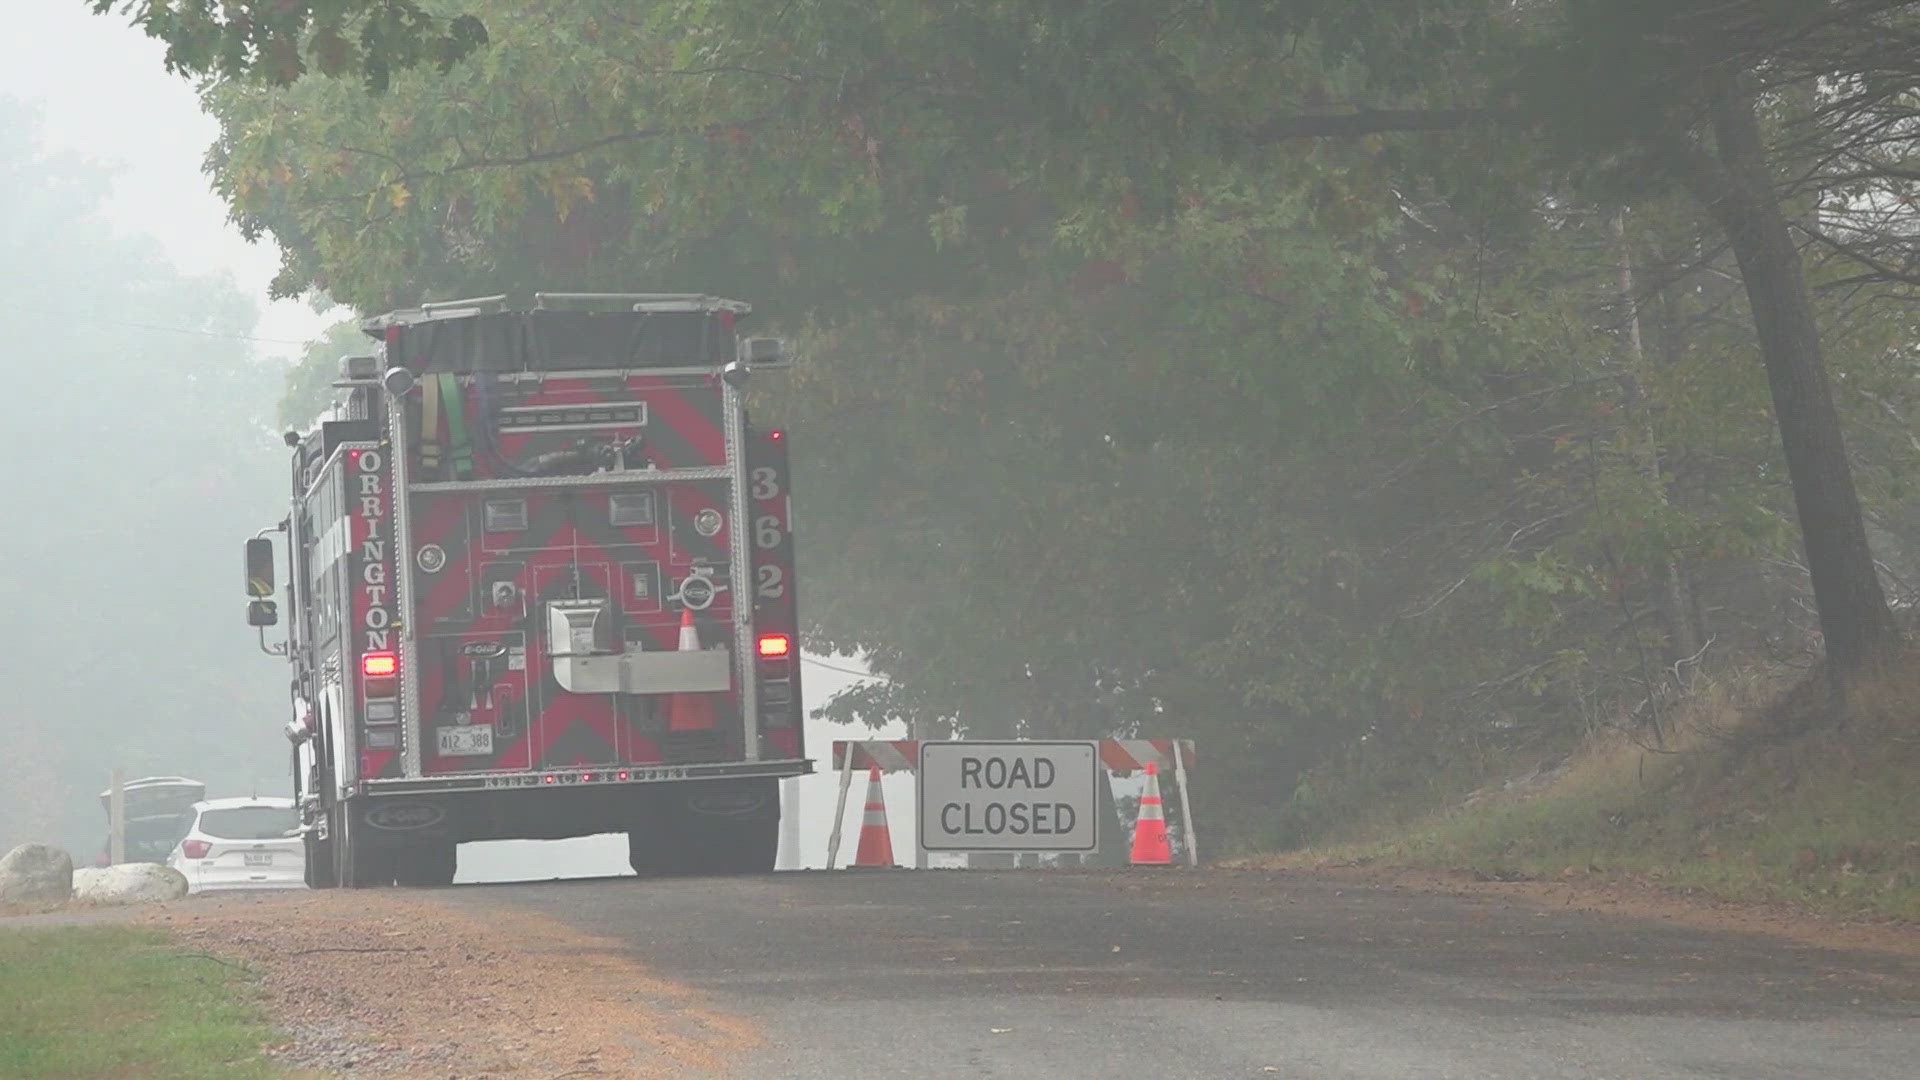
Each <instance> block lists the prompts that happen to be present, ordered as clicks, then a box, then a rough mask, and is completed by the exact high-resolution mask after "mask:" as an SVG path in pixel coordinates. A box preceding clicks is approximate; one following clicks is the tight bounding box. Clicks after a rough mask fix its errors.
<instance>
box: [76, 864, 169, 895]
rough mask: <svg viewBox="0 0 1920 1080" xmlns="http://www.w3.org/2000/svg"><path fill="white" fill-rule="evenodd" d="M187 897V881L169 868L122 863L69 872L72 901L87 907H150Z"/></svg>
mask: <svg viewBox="0 0 1920 1080" xmlns="http://www.w3.org/2000/svg"><path fill="white" fill-rule="evenodd" d="M185 895H187V879H186V878H185V877H182V876H181V874H180V871H178V870H175V869H174V868H173V867H171V866H160V865H157V864H155V863H122V864H121V865H119V866H103V867H100V868H98V869H94V868H92V867H83V868H81V869H79V870H75V871H74V872H73V898H74V899H75V900H79V901H81V902H83V903H88V904H152V903H158V902H159V901H162V900H178V899H180V898H181V897H183V896H185Z"/></svg>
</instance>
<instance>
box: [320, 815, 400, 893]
mask: <svg viewBox="0 0 1920 1080" xmlns="http://www.w3.org/2000/svg"><path fill="white" fill-rule="evenodd" d="M353 809H354V808H353V806H352V804H342V805H341V806H339V807H336V808H335V810H334V816H333V827H334V833H333V852H334V858H333V865H334V868H335V869H334V873H335V875H336V877H337V879H338V881H339V882H340V885H341V886H342V887H343V888H348V889H370V888H383V887H385V886H388V885H391V884H393V869H394V859H393V855H392V853H391V852H390V851H383V850H381V849H379V848H375V847H372V846H370V845H368V844H367V843H366V842H365V841H364V840H361V839H360V838H359V836H358V833H359V831H360V830H359V829H357V828H355V827H354V825H353Z"/></svg>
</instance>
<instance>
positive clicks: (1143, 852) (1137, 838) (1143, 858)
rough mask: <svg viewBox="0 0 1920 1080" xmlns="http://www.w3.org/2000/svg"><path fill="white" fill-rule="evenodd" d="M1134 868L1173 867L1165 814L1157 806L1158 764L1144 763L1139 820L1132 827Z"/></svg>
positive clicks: (1158, 800) (1158, 790) (1158, 803)
mask: <svg viewBox="0 0 1920 1080" xmlns="http://www.w3.org/2000/svg"><path fill="white" fill-rule="evenodd" d="M1133 865H1135V866H1171V865H1173V844H1172V843H1171V842H1169V841H1168V839H1167V815H1166V812H1165V811H1164V810H1163V809H1162V808H1161V806H1160V764H1159V763H1158V762H1154V761H1149V762H1147V790H1146V791H1144V792H1141V794H1140V817H1139V819H1138V820H1137V821H1135V822H1134V825H1133Z"/></svg>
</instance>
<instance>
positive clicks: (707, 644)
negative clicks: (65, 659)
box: [248, 294, 810, 886]
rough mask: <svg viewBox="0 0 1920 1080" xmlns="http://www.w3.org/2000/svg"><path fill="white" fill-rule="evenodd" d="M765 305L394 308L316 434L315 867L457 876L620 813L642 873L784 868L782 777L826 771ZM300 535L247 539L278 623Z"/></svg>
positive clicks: (297, 472)
mask: <svg viewBox="0 0 1920 1080" xmlns="http://www.w3.org/2000/svg"><path fill="white" fill-rule="evenodd" d="M747 311H748V308H747V305H745V304H743V303H739V302H737V301H731V300H724V299H720V298H716V297H708V296H695V295H679V294H673V295H660V294H617V295H613V294H539V295H536V296H535V297H534V299H533V300H532V302H531V303H528V304H520V305H514V304H510V303H509V302H508V301H507V299H506V298H504V297H490V298H484V299H479V300H471V301H458V302H451V303H443V304H429V305H424V306H422V307H420V308H417V309H410V310H404V311H396V312H393V313H391V314H388V315H385V316H382V317H380V318H378V319H374V320H371V321H370V322H368V323H367V324H366V328H367V331H368V333H369V335H370V336H372V337H373V338H374V339H375V340H376V341H377V342H378V348H377V351H376V353H375V355H372V356H366V357H349V358H347V359H346V360H344V361H343V372H342V378H341V381H340V383H339V384H337V385H339V386H340V387H341V388H342V389H343V390H344V391H345V405H344V407H343V408H342V409H341V410H340V412H341V414H342V415H340V416H339V418H336V419H332V420H328V421H326V422H324V423H322V424H321V425H319V427H318V428H317V429H316V430H315V431H313V432H311V433H309V434H307V435H305V436H304V437H295V436H291V435H290V436H289V442H290V444H292V446H293V467H292V488H293V505H292V512H291V514H290V515H289V517H288V519H287V520H286V521H285V522H283V523H282V525H281V527H280V528H281V530H283V531H284V538H285V545H286V547H287V549H288V551H289V554H290V558H289V560H288V562H289V573H288V577H289V579H290V581H289V582H288V583H287V585H286V594H287V603H288V608H289V612H288V618H287V620H286V622H287V631H286V636H287V641H286V643H285V645H284V646H282V645H277V644H276V645H274V646H271V647H270V651H282V650H284V652H285V653H286V655H287V656H288V657H289V659H290V660H291V661H292V665H293V683H292V697H293V708H294V714H295V715H294V719H293V721H292V722H291V723H290V724H289V725H288V727H287V733H288V736H289V738H291V739H292V741H293V743H294V754H293V758H294V785H295V789H296V795H297V797H298V799H299V803H300V806H301V808H302V815H303V827H304V830H305V837H306V844H307V866H308V878H309V884H311V885H315V886H330V885H344V886H367V885H381V884H391V883H398V884H402V885H431V884H442V883H445V882H448V881H451V880H452V878H453V875H454V870H455V850H456V845H457V844H459V843H461V842H465V841H473V840H496V839H556V838H563V837H571V836H585V835H591V834H596V833H606V832H624V833H626V834H627V836H628V848H629V858H630V861H631V863H632V865H633V868H634V869H635V870H636V871H638V872H640V873H642V874H664V873H728V872H749V871H761V870H769V869H771V868H772V866H773V861H774V855H775V847H776V844H777V838H778V835H779V814H780V805H779V797H778V787H777V785H778V782H779V780H780V779H781V778H783V777H788V776H795V775H798V774H800V773H803V772H806V771H808V770H809V768H810V764H809V762H808V761H807V760H806V759H805V750H804V746H803V744H802V739H801V733H802V726H801V705H800V680H799V674H800V672H799V663H798V661H799V645H798V640H797V637H796V631H797V629H798V624H797V622H796V617H795V608H794V587H793V585H794V583H793V540H792V534H791V528H790V516H789V506H788V471H787V455H786V449H787V448H786V442H785V440H784V439H783V438H782V433H781V432H779V431H774V430H762V429H757V428H755V427H754V426H753V425H752V424H751V423H750V422H749V421H748V418H747V413H746V408H745V404H744V400H743V396H744V390H745V386H746V383H747V381H748V379H749V377H750V376H751V375H752V374H753V372H755V371H757V370H761V369H765V368H774V367H780V366H783V365H784V364H786V363H787V354H786V350H785V349H784V347H782V345H781V344H780V343H779V342H776V341H773V340H771V339H742V338H740V337H739V336H738V334H737V332H736V329H735V324H736V322H737V321H738V320H739V319H740V318H742V317H743V316H745V315H746V314H747ZM272 531H273V530H269V531H268V532H272ZM271 555H272V539H271V537H269V536H267V535H265V534H263V536H262V537H259V538H256V539H255V540H254V541H252V542H251V543H250V544H249V564H250V565H249V572H248V587H249V590H250V593H251V594H252V597H253V605H252V608H251V609H250V621H251V622H253V623H255V624H256V625H261V626H264V625H268V624H272V623H275V622H276V621H277V609H276V604H275V590H274V588H273V585H272V581H273V577H274V570H273V567H272V563H271ZM263 635H264V630H263ZM263 641H264V637H263Z"/></svg>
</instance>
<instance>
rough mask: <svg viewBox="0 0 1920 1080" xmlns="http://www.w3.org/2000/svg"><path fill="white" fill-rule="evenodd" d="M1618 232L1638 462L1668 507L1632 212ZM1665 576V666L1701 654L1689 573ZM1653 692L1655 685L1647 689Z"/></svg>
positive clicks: (1613, 224) (1618, 216)
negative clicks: (1636, 282) (1649, 390)
mask: <svg viewBox="0 0 1920 1080" xmlns="http://www.w3.org/2000/svg"><path fill="white" fill-rule="evenodd" d="M1608 226H1609V228H1610V229H1611V230H1612V232H1613V243H1614V249H1615V255H1616V256H1617V257H1618V259H1619V266H1618V273H1619V278H1620V307H1621V311H1622V313H1623V315H1624V319H1625V321H1624V324H1623V327H1622V329H1623V331H1624V332H1623V334H1622V339H1623V342H1624V344H1625V351H1626V357H1625V360H1624V364H1623V366H1624V367H1625V368H1626V372H1627V375H1626V379H1625V380H1624V381H1625V386H1626V395H1627V405H1628V407H1630V408H1632V409H1635V410H1637V411H1638V413H1639V417H1638V419H1639V421H1640V428H1641V438H1642V441H1641V443H1640V444H1639V446H1638V448H1637V455H1638V464H1639V466H1640V470H1641V472H1642V473H1644V474H1645V476H1646V480H1647V493H1648V496H1649V497H1650V498H1652V499H1653V501H1654V502H1656V503H1658V504H1660V505H1661V506H1666V505H1667V504H1668V502H1669V500H1668V497H1667V479H1666V476H1665V475H1664V474H1663V473H1662V472H1661V469H1660V433H1659V430H1658V429H1657V428H1656V427H1655V426H1654V422H1653V409H1652V406H1651V405H1650V404H1649V403H1648V402H1647V397H1646V390H1645V380H1646V374H1647V350H1646V346H1645V345H1644V344H1643V343H1642V342H1641V337H1640V298H1639V295H1638V293H1637V292H1636V290H1635V289H1634V287H1633V245H1632V244H1631V243H1629V242H1628V240H1627V211H1626V208H1624V207H1622V208H1620V209H1617V210H1615V211H1614V212H1613V220H1612V221H1610V222H1608ZM1661 563H1662V567H1661V569H1662V570H1663V571H1664V572H1665V576H1666V596H1665V598H1664V601H1663V603H1662V608H1663V611H1664V613H1665V615H1666V623H1667V656H1666V660H1665V662H1664V663H1663V664H1662V665H1661V666H1663V667H1665V666H1668V665H1670V664H1675V663H1676V662H1677V661H1681V660H1686V659H1688V658H1689V657H1698V656H1699V654H1700V634H1699V631H1698V629H1697V628H1696V627H1695V626H1694V622H1693V601H1692V599H1691V596H1690V593H1691V591H1692V590H1691V589H1690V588H1689V587H1688V584H1687V573H1686V571H1685V570H1684V569H1683V568H1682V567H1681V566H1680V560H1679V559H1677V558H1675V557H1674V555H1673V553H1672V552H1667V553H1666V554H1665V555H1663V556H1662V557H1661ZM1647 692H1648V693H1652V692H1653V687H1651V686H1649V687H1648V688H1647Z"/></svg>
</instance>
